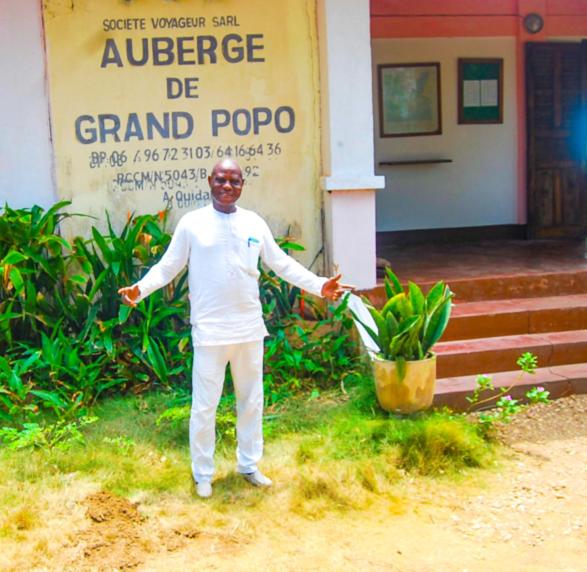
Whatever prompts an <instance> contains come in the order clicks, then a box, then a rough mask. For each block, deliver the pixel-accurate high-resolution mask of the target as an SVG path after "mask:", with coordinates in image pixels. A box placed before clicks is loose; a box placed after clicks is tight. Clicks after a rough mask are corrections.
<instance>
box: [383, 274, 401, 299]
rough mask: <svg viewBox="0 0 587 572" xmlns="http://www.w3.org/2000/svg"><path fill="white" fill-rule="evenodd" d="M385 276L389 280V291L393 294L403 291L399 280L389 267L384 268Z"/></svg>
mask: <svg viewBox="0 0 587 572" xmlns="http://www.w3.org/2000/svg"><path fill="white" fill-rule="evenodd" d="M385 278H386V279H387V281H388V282H389V285H390V288H391V291H392V292H393V294H394V295H395V294H399V293H400V292H403V291H404V289H403V287H402V284H401V282H400V281H399V279H398V277H397V276H396V275H395V274H394V273H393V271H392V270H391V268H386V269H385Z"/></svg>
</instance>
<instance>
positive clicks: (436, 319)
mask: <svg viewBox="0 0 587 572" xmlns="http://www.w3.org/2000/svg"><path fill="white" fill-rule="evenodd" d="M450 311H451V298H450V297H449V298H447V299H445V300H444V301H443V302H441V303H440V304H439V305H438V306H437V307H436V308H435V310H434V311H433V312H432V314H431V315H430V316H429V318H428V320H427V322H426V324H425V325H424V336H423V339H422V349H423V351H424V352H425V353H428V351H429V350H430V348H431V347H432V346H433V345H434V344H435V343H436V342H437V341H438V340H439V339H440V338H441V336H442V334H443V333H444V330H445V329H446V326H447V324H448V319H449V318H450Z"/></svg>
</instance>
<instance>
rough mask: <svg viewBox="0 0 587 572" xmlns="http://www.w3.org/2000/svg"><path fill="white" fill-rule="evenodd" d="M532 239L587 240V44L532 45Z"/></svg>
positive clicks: (529, 91)
mask: <svg viewBox="0 0 587 572" xmlns="http://www.w3.org/2000/svg"><path fill="white" fill-rule="evenodd" d="M526 82H527V83H526V87H527V119H528V123H527V125H528V235H529V238H583V237H585V236H587V41H583V42H581V43H579V42H576V43H530V44H527V46H526Z"/></svg>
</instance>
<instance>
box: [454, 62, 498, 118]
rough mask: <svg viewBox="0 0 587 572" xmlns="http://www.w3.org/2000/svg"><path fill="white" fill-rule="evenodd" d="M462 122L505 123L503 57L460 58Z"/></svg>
mask: <svg viewBox="0 0 587 572" xmlns="http://www.w3.org/2000/svg"><path fill="white" fill-rule="evenodd" d="M458 65H459V73H458V93H459V123H460V124H470V123H503V60H502V59H501V58H493V59H491V58H459V62H458Z"/></svg>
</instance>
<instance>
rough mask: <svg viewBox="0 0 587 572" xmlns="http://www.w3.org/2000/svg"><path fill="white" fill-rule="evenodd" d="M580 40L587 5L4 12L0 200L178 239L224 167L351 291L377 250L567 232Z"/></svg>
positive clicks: (157, 0) (461, 2)
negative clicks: (462, 236) (426, 240)
mask: <svg viewBox="0 0 587 572" xmlns="http://www.w3.org/2000/svg"><path fill="white" fill-rule="evenodd" d="M586 37H587V0H446V1H443V2H438V1H434V0H413V1H412V2H403V1H401V0H371V2H369V1H368V0H280V2H275V1H274V0H247V2H242V1H237V0H223V1H219V0H175V1H173V2H170V1H164V0H140V1H139V0H125V1H121V0H101V1H100V2H98V1H97V0H43V1H42V2H41V0H0V47H1V49H0V72H1V73H2V77H3V79H4V81H3V82H2V106H0V198H1V200H2V201H3V202H6V203H8V204H9V205H11V206H14V207H21V206H25V207H26V206H31V205H32V204H41V205H43V206H45V207H47V206H49V205H51V204H52V203H54V202H55V201H57V200H70V201H72V206H71V209H72V210H73V211H76V212H85V213H88V214H92V215H94V216H96V217H98V219H101V220H104V213H105V211H108V212H109V213H110V214H111V215H112V216H113V218H114V220H115V221H118V223H119V224H122V223H123V222H124V220H126V216H127V213H128V212H129V211H130V212H139V213H142V212H157V211H160V210H163V209H165V208H169V209H170V210H171V220H172V222H175V221H177V219H178V217H179V216H181V214H182V213H183V212H186V210H190V209H193V208H197V207H199V206H203V205H204V204H206V203H207V201H208V200H209V196H208V195H207V185H206V177H207V175H208V174H209V171H210V168H211V167H212V165H213V164H214V163H215V162H216V161H217V160H220V159H222V158H224V157H232V158H235V159H236V160H238V161H239V162H240V163H241V165H242V166H243V169H244V171H245V178H246V180H247V182H246V189H245V193H244V194H243V199H242V204H243V206H245V207H250V208H253V209H255V210H257V211H259V212H260V213H261V214H263V215H264V216H265V217H266V218H267V219H268V221H269V223H270V225H271V226H272V228H273V231H274V232H275V233H276V234H291V235H292V236H294V237H296V238H297V239H298V240H300V241H301V242H302V243H303V244H304V245H305V246H306V248H307V251H306V252H305V253H304V254H303V256H302V258H303V262H305V263H306V264H308V265H309V264H313V265H314V266H313V268H314V269H315V270H317V271H327V272H330V271H333V270H334V269H335V268H338V269H340V270H341V271H342V272H343V274H344V275H345V280H346V281H347V282H351V283H355V284H357V285H358V286H359V287H363V288H369V287H372V286H374V284H375V282H376V271H375V267H376V264H375V258H376V237H377V235H378V236H379V237H380V239H385V237H386V236H393V235H395V234H398V233H408V234H409V233H414V232H421V231H429V232H433V231H435V232H438V233H444V234H446V233H448V232H450V229H455V228H458V229H463V228H468V229H477V232H478V235H479V236H485V235H491V233H494V234H495V233H497V234H500V235H511V236H518V237H521V236H527V235H528V232H529V233H530V235H532V236H544V237H554V236H556V237H560V236H583V234H584V231H585V227H586V224H587V223H586V218H587V214H586V212H587V208H586V206H587V205H586V202H585V201H586V198H585V195H586V193H587V190H586V181H587V176H586V174H585V164H586V163H585V137H587V129H586V128H585V127H584V126H585V105H586V101H587V97H586V95H585V94H586V93H587V65H586V64H585V62H586V58H585V54H586V50H585V47H584V46H585V44H584V43H582V40H583V38H586ZM447 229H448V230H447ZM83 230H84V229H83V226H82V225H81V223H79V226H78V227H76V226H75V225H74V226H73V227H72V228H70V229H69V232H83ZM473 235H474V232H473V233H472V236H473ZM431 236H434V235H433V234H432V235H431ZM438 236H440V235H438Z"/></svg>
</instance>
